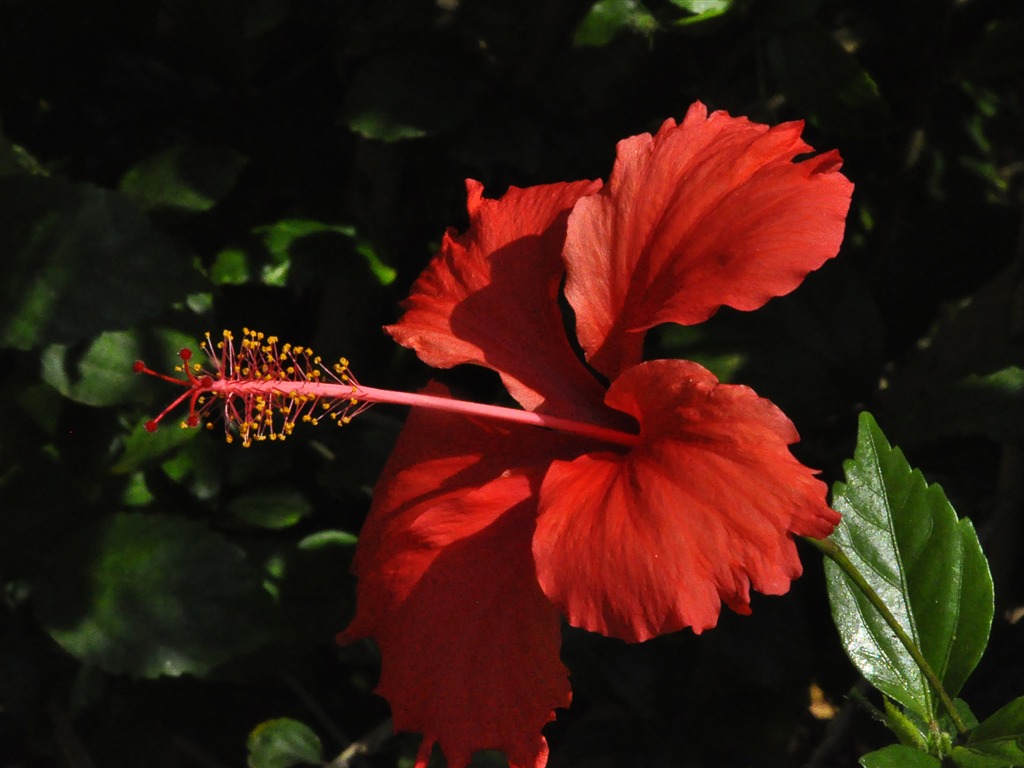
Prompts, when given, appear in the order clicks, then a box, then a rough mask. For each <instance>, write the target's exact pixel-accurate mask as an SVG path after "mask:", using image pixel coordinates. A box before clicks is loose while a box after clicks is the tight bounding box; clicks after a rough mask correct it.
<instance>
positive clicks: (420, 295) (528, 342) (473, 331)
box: [386, 181, 603, 418]
mask: <svg viewBox="0 0 1024 768" xmlns="http://www.w3.org/2000/svg"><path fill="white" fill-rule="evenodd" d="M599 188H600V182H591V181H578V182H574V183H562V184H547V185H542V186H536V187H528V188H526V189H519V188H517V187H511V188H510V189H509V190H508V191H507V192H506V193H505V194H504V195H502V196H501V197H500V198H498V199H497V200H491V199H488V198H485V197H484V196H483V186H482V185H481V184H480V183H479V182H476V181H467V182H466V189H467V193H468V209H469V220H470V224H469V229H468V230H467V231H466V232H465V233H464V234H461V235H458V234H455V233H454V232H453V231H449V232H447V233H446V234H445V236H444V240H443V242H442V244H441V250H440V252H439V253H438V254H437V256H435V257H434V259H433V261H431V263H430V264H429V266H428V267H427V268H426V269H425V270H424V271H423V274H421V275H420V277H419V278H418V279H417V280H416V282H415V283H414V284H413V287H412V290H411V292H410V294H409V298H408V299H406V301H405V303H404V307H405V310H406V311H405V314H404V315H403V316H402V319H401V320H400V321H399V322H398V323H396V324H395V325H391V326H388V327H387V329H386V330H387V331H388V333H390V334H391V335H392V336H393V337H394V338H395V340H396V341H397V342H398V343H399V344H402V345H404V346H406V347H411V348H412V349H414V350H416V353H417V354H418V355H419V356H420V359H422V360H423V361H424V362H425V363H427V364H428V365H432V366H434V367H436V368H451V367H452V366H454V365H458V364H460V363H476V364H478V365H484V366H487V367H488V368H492V369H494V370H495V371H497V372H498V373H499V374H501V377H502V380H503V381H504V383H505V386H506V387H507V388H508V391H509V392H510V393H511V395H512V396H513V397H514V398H515V399H516V400H517V401H519V403H520V405H522V406H523V407H524V408H526V409H527V410H541V411H548V412H557V413H558V414H559V415H561V416H565V417H567V418H584V417H588V416H590V417H593V415H594V413H599V412H600V410H601V409H600V404H601V399H602V397H603V388H602V387H601V386H600V385H599V383H598V382H597V380H596V379H595V378H594V377H593V376H592V375H591V374H590V373H589V372H588V371H587V370H586V368H585V367H584V366H582V365H581V364H580V362H579V360H578V359H577V357H576V355H575V353H574V352H573V350H572V347H571V346H570V344H569V340H568V338H567V337H566V333H565V330H564V324H563V320H562V314H561V311H560V309H559V306H558V290H559V286H560V283H561V280H562V277H563V276H564V274H565V265H564V263H563V262H562V258H561V252H562V243H563V242H564V240H565V222H566V218H567V216H568V214H569V210H570V209H571V208H572V206H573V204H574V203H575V202H576V201H577V200H578V199H579V198H580V197H581V196H582V195H587V194H591V193H593V192H594V191H596V190H597V189H599Z"/></svg>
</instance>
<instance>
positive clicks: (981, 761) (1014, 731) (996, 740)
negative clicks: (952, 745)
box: [953, 696, 1024, 768]
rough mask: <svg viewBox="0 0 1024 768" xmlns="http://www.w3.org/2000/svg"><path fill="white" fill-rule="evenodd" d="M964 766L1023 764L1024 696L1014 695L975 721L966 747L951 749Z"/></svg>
mask: <svg viewBox="0 0 1024 768" xmlns="http://www.w3.org/2000/svg"><path fill="white" fill-rule="evenodd" d="M953 759H954V761H955V762H956V763H957V765H962V766H963V767H964V768H1002V766H1007V768H1010V766H1022V765H1024V696H1021V697H1020V698H1017V699H1014V700H1013V701H1011V702H1010V703H1009V704H1007V705H1006V706H1004V707H1002V708H1001V709H999V710H998V711H996V712H995V714H993V715H991V716H990V717H989V718H987V719H986V720H985V721H984V722H982V723H981V724H980V725H978V727H977V728H975V729H974V730H973V731H972V732H971V735H970V737H969V738H968V740H967V745H966V747H959V748H957V749H954V750H953Z"/></svg>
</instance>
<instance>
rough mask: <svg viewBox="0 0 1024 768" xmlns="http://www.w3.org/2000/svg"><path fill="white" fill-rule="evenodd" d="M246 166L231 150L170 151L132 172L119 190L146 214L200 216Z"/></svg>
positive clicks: (189, 148)
mask: <svg viewBox="0 0 1024 768" xmlns="http://www.w3.org/2000/svg"><path fill="white" fill-rule="evenodd" d="M247 163H248V159H247V158H246V157H245V156H244V155H242V154H240V153H238V152H235V151H234V150H230V149H216V148H213V147H201V146H190V145H189V146H178V147H170V148H168V149H165V150H163V151H162V152H159V153H157V154H155V155H152V156H151V157H147V158H146V159H145V160H143V161H142V162H140V163H138V164H137V165H135V166H134V167H133V168H131V169H130V170H129V171H128V172H127V173H126V174H125V175H124V177H123V178H122V179H121V184H120V187H119V188H120V190H121V191H122V192H124V193H125V194H126V195H127V196H128V197H130V198H131V199H132V200H134V201H135V203H136V204H138V205H139V207H141V208H144V209H147V210H149V209H153V208H176V209H179V210H182V211H190V212H192V213H201V212H203V211H208V210H210V209H211V208H213V206H214V205H216V204H217V202H218V201H219V200H220V199H221V198H222V197H224V195H225V194H227V192H228V191H229V190H230V189H231V187H233V186H234V184H235V182H236V181H237V180H238V174H239V173H241V172H242V169H243V168H244V167H245V166H246V164H247Z"/></svg>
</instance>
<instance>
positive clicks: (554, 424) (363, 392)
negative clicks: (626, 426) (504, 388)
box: [209, 381, 638, 446]
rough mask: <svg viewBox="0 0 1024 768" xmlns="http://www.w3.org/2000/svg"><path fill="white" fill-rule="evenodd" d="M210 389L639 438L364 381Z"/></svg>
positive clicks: (226, 384)
mask: <svg viewBox="0 0 1024 768" xmlns="http://www.w3.org/2000/svg"><path fill="white" fill-rule="evenodd" d="M209 391H210V392H213V393H215V394H218V395H222V396H224V397H230V396H242V397H245V396H257V395H262V396H264V397H268V398H269V397H272V396H275V395H277V396H280V395H286V396H288V397H292V396H293V395H294V396H297V397H299V398H301V397H306V396H312V397H314V398H317V399H319V400H336V401H344V400H352V399H355V400H358V401H359V402H360V403H366V404H368V405H369V404H375V403H390V404H392V405H407V406H411V407H413V408H430V409H433V410H438V411H447V412H449V413H461V414H463V415H466V416H480V417H483V418H488V419H496V420H498V421H507V422H512V423H514V424H527V425H530V426H534V427H546V428H547V429H554V430H558V431H559V432H569V433H571V434H576V435H580V436H582V437H590V438H594V439H596V440H602V441H604V442H608V443H615V444H617V445H625V446H633V445H636V443H637V441H638V436H637V435H634V434H630V433H629V432H621V431H619V430H617V429H611V428H610V427H602V426H600V425H598V424H589V423H587V422H583V421H575V420H573V419H566V418H562V417H560V416H551V415H548V414H545V413H535V412H533V411H523V410H519V409H518V408H506V407H505V406H500V405H485V404H483V403H474V402H472V401H469V400H456V399H455V398H451V397H441V396H438V395H423V394H416V393H412V392H398V391H395V390H389V389H376V388H374V387H364V386H363V385H362V384H332V383H330V382H319V381H318V382H308V381H302V382H295V383H294V385H293V386H290V387H288V388H287V389H282V387H281V384H280V382H275V381H214V382H213V383H212V385H211V386H210V388H209Z"/></svg>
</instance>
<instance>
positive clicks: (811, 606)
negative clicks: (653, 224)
mask: <svg viewBox="0 0 1024 768" xmlns="http://www.w3.org/2000/svg"><path fill="white" fill-rule="evenodd" d="M696 99H700V100H702V101H704V102H705V103H707V104H708V105H709V106H710V107H712V108H720V109H727V110H728V111H730V112H731V113H733V114H738V115H747V116H749V117H751V118H752V119H755V120H759V121H763V122H772V123H775V122H779V121H782V120H790V119H806V120H807V121H808V124H807V128H806V138H807V139H808V141H809V142H810V143H811V144H812V145H813V146H815V147H816V148H819V149H829V148H832V147H838V148H839V149H840V150H841V152H842V154H843V157H844V158H845V160H846V171H847V173H848V175H849V176H850V178H851V179H853V180H854V182H855V183H856V185H857V188H856V192H855V195H854V203H853V209H852V211H851V217H850V222H849V227H848V234H847V238H846V243H845V246H844V249H843V253H842V254H841V255H840V257H839V258H838V259H837V260H835V261H834V262H833V263H830V264H829V265H827V266H826V267H825V268H824V269H822V270H821V272H820V273H818V274H816V275H813V276H812V277H811V278H810V279H808V280H807V282H806V283H805V285H803V286H802V287H801V288H800V290H798V291H796V292H795V293H794V294H793V295H791V296H788V297H785V298H783V299H778V300H776V301H773V302H772V303H771V304H769V306H768V307H766V308H765V309H764V310H763V311H761V312H759V313H757V315H756V316H750V315H744V314H742V313H738V312H731V311H722V312H721V313H719V315H718V316H716V318H714V319H713V320H712V321H711V322H710V323H708V324H706V325H704V326H701V327H700V328H699V329H686V330H679V329H668V328H666V329H663V332H661V333H658V334H655V335H654V337H652V339H651V344H652V346H653V347H654V349H653V350H652V351H654V352H656V353H657V354H660V355H678V356H683V357H687V358H690V359H695V360H699V361H702V362H704V363H705V364H708V365H709V366H711V367H713V368H714V369H715V370H716V371H717V372H719V374H720V375H722V376H723V378H727V379H729V380H733V381H740V382H743V383H746V384H750V385H751V386H753V387H755V389H757V391H758V392H759V393H760V394H762V395H764V396H766V397H770V398H771V399H773V400H774V401H775V402H777V403H778V404H779V405H780V406H781V407H782V408H783V409H784V410H786V412H787V413H789V414H790V415H791V417H792V418H793V419H794V421H795V422H796V424H797V426H798V427H799V429H800V431H801V434H802V435H803V442H802V443H801V444H800V445H799V446H798V447H797V450H798V451H799V453H800V456H801V458H802V459H804V460H805V461H806V462H807V463H809V464H810V465H812V466H818V467H821V468H822V469H823V473H824V477H825V478H826V479H827V480H834V479H837V478H839V477H841V461H842V459H843V458H845V457H847V456H849V455H851V453H852V448H853V442H854V436H855V434H856V428H857V420H856V414H857V413H858V411H860V410H861V409H864V408H869V409H870V410H871V411H872V412H873V413H874V414H875V415H876V416H877V418H878V420H879V423H880V424H881V425H882V426H883V427H884V429H885V430H886V433H887V434H888V435H889V436H890V437H891V438H892V439H893V440H894V441H896V442H898V443H899V444H900V445H901V446H902V447H903V448H904V449H908V450H909V449H913V450H914V455H915V464H917V465H919V466H921V467H922V469H923V470H924V471H925V473H926V474H927V475H928V476H929V478H930V479H931V478H934V479H936V480H941V482H942V483H943V486H944V488H945V489H946V492H947V493H948V494H949V496H950V498H951V500H953V502H954V504H955V506H956V508H957V510H958V512H959V513H960V514H961V515H964V516H969V517H971V518H972V519H973V520H974V521H975V523H976V524H977V525H978V527H979V531H980V534H981V537H982V541H983V543H986V551H988V553H989V555H990V557H991V561H992V571H993V577H994V579H995V585H996V586H995V588H996V600H997V605H998V606H1000V607H1001V608H1012V607H1013V606H1015V605H1020V604H1021V602H1022V599H1024V572H1022V570H1021V565H1020V564H1019V563H1021V562H1024V561H1022V559H1021V558H1020V557H1019V556H1016V555H1017V554H1018V553H1019V551H1020V546H1021V544H1022V526H1021V525H1020V512H1021V510H1020V498H1021V496H1022V495H1024V491H1022V489H1021V483H1022V480H1021V476H1024V465H1022V462H1024V459H1022V458H1021V451H1020V443H1021V440H1022V438H1024V407H1022V403H1024V376H1022V374H1021V371H1022V370H1024V349H1022V343H1024V287H1022V283H1024V254H1022V246H1021V242H1020V235H1019V232H1020V228H1021V218H1022V208H1024V11H1022V6H1021V5H1020V3H1018V2H1013V1H1012V0H1005V1H1003V0H896V1H895V2H888V1H885V2H883V1H882V0H868V1H867V2H860V1H855V0H730V1H727V2H720V1H716V2H683V1H682V0H647V1H646V2H643V3H641V2H634V1H633V0H599V1H598V2H593V0H556V1H555V2H530V1H529V0H513V1H512V2H497V3H496V2H484V0H436V2H409V1H408V0H372V1H371V0H256V1H252V0H247V1H246V2H243V1H242V0H223V2H219V3H208V2H199V1H198V0H161V1H160V2H147V1H146V0H142V1H141V2H133V3H130V2H124V1H123V0H93V2H89V3H80V2H73V1H72V0H2V2H0V254H2V255H0V260H2V261H0V263H2V265H3V271H2V279H0V396H2V397H3V402H4V404H5V407H4V411H3V417H2V418H0V585H2V587H3V593H2V594H3V600H2V602H0V766H3V767H4V768H13V767H17V768H27V767H28V766H31V767H32V768H35V767H36V766H76V767H82V766H103V767H104V768H107V767H110V768H119V767H120V766H125V767H126V768H127V767H129V766H131V767H135V766H139V765H146V766H148V767H149V768H161V766H228V765H231V766H235V765H242V764H245V762H246V760H249V761H250V764H252V765H288V764H298V763H301V762H302V761H310V760H316V759H319V758H320V755H321V754H322V755H323V756H324V759H326V760H331V759H333V757H334V756H336V755H339V754H341V753H342V751H343V750H345V749H346V748H347V747H349V746H350V743H351V742H352V740H354V739H359V738H361V737H363V736H364V735H365V734H374V733H379V731H380V726H381V724H382V723H384V722H385V721H386V718H387V716H388V713H387V707H386V705H385V704H384V703H383V702H382V701H381V700H380V699H377V698H376V697H374V696H373V695H372V688H373V685H374V682H375V677H376V674H377V667H376V657H375V651H374V649H373V647H372V646H371V645H370V644H359V645H355V646H350V647H337V646H336V645H335V643H334V635H335V633H336V632H338V631H339V630H340V629H342V628H343V627H344V625H345V623H346V622H347V620H348V617H349V616H350V615H351V611H352V600H353V582H352V579H351V577H350V576H349V575H348V564H349V561H350V558H351V555H352V551H353V546H354V542H355V536H356V535H357V534H358V531H359V527H360V525H361V522H362V520H363V518H364V516H365V514H366V510H367V508H368V504H369V498H370V493H371V489H372V487H373V484H374V481H375V479H376V476H377V474H378V472H379V470H380V468H381V467H382V465H383V462H384V460H385V459H386V457H387V454H388V451H389V448H390V446H391V445H392V443H393V441H394V438H395V436H396V434H397V431H398V429H399V427H400V424H401V419H402V414H401V413H400V412H397V411H391V410H387V409H384V408H380V409H375V410H373V411H371V412H369V413H367V414H365V415H363V416H361V417H360V418H359V419H357V420H356V421H355V422H354V423H353V424H352V425H351V426H350V427H347V428H346V429H344V430H336V429H335V430H325V429H324V428H320V429H319V430H317V431H312V430H310V431H306V432H302V433H297V434H296V436H295V437H293V438H292V439H291V440H289V441H288V442H287V443H285V444H283V445H279V444H274V445H267V444H262V445H257V446H254V447H253V448H251V449H249V450H243V449H241V448H239V447H235V446H230V447H229V446H226V445H224V444H223V441H222V440H221V439H220V438H219V436H218V435H217V434H213V435H211V434H208V433H205V432H204V433H197V432H195V431H184V430H179V429H177V428H176V427H175V425H174V424H173V420H172V423H171V424H169V425H167V426H166V427H164V428H163V429H161V430H160V431H159V432H157V433H156V434H153V435H149V434H148V433H145V432H144V430H143V429H142V424H143V422H144V421H145V420H146V419H147V418H149V417H152V416H153V415H155V414H156V413H158V412H159V411H160V409H161V408H162V407H163V404H164V403H166V402H169V401H170V399H171V398H172V397H173V396H174V395H176V394H177V393H176V392H168V389H170V387H169V386H164V385H162V384H160V383H158V382H156V381H139V380H137V379H136V378H135V377H134V376H133V375H132V374H131V373H130V364H131V361H132V360H134V359H135V358H136V357H141V358H143V359H145V360H146V361H147V362H148V363H149V364H150V366H151V367H154V368H159V369H165V370H170V369H171V368H172V367H173V365H174V364H175V363H176V362H177V359H176V357H175V353H176V351H177V350H178V349H179V348H180V347H181V346H182V345H183V344H184V343H193V344H194V342H195V340H196V339H198V338H200V337H201V336H202V333H203V332H204V331H206V330H210V331H212V332H214V333H215V334H216V333H218V332H219V330H220V329H221V328H229V329H234V330H236V331H237V330H239V329H240V328H241V327H242V326H249V327H254V328H258V329H261V330H264V331H267V332H269V333H274V334H277V335H278V336H280V337H281V338H282V339H284V340H290V341H293V342H295V343H302V344H311V345H313V346H314V347H315V348H316V349H317V350H318V351H319V352H321V353H322V354H324V355H325V356H340V355H345V356H346V357H348V358H349V359H351V360H352V361H353V366H354V368H355V371H356V373H357V375H358V376H359V378H360V380H362V381H364V382H366V383H367V384H370V385H376V386H394V387H401V388H406V389H409V388H414V387H418V386H420V385H421V384H422V383H423V382H424V381H425V380H426V378H427V377H428V376H429V375H430V372H428V371H427V370H426V369H425V367H424V366H422V365H420V364H418V363H417V362H416V360H415V359H414V358H413V357H412V356H411V355H410V354H408V353H406V352H404V351H401V350H399V349H398V348H396V346H395V345H394V344H393V343H391V342H390V341H389V340H388V339H387V337H385V336H384V334H382V333H381V331H380V327H381V325H383V324H384V323H387V322H390V321H393V320H394V319H395V318H396V317H397V315H398V312H399V309H398V302H399V301H400V300H401V298H402V297H403V296H404V294H405V292H406V291H407V289H408V287H409V285H410V284H411V282H412V281H413V280H414V279H415V277H416V276H417V274H418V273H419V271H420V270H421V269H422V267H423V266H424V265H425V263H426V261H427V259H428V258H429V257H430V255H431V253H432V250H433V248H434V247H436V244H437V243H438V241H439V239H440V236H441V234H442V233H443V232H444V229H445V227H447V226H457V227H462V226H464V224H465V212H464V189H463V179H464V178H466V177H473V178H477V179H480V180H482V181H483V182H484V183H485V184H486V187H487V190H488V193H489V194H490V195H492V196H497V195H499V194H500V193H501V192H502V191H503V190H504V189H505V188H506V187H507V186H508V185H510V184H515V185H518V186H526V185H529V184H534V183H542V182H550V181H559V180H571V179H578V178H596V177H604V176H607V173H608V171H609V169H610V167H611V161H612V158H613V156H614V155H613V152H614V145H615V142H616V141H617V140H618V139H621V138H623V137H626V136H629V135H633V134H636V133H639V132H642V131H649V130H653V129H656V128H657V126H658V125H659V124H660V123H661V122H662V121H663V120H664V119H665V118H666V117H670V116H672V117H676V118H679V117H681V116H682V114H683V113H684V111H685V109H686V107H687V106H688V105H689V104H690V103H691V102H692V101H694V100H696ZM446 380H447V382H448V383H449V384H450V385H451V386H453V387H454V388H456V389H458V390H461V391H464V392H467V393H469V394H471V395H473V396H474V397H477V398H481V399H485V400H486V399H490V398H492V397H495V396H496V395H497V393H498V392H500V388H499V387H498V386H497V384H496V380H495V378H494V377H492V376H490V375H489V374H484V373H480V372H477V371H459V370H457V371H452V372H450V373H449V374H446ZM1015 494H1016V495H1015ZM1007 510H1009V511H1007ZM989 541H991V542H994V543H995V544H996V546H995V547H994V548H993V549H991V550H990V549H989V548H988V547H987V542H989ZM805 560H806V561H807V570H808V575H807V577H805V578H804V579H803V580H801V581H800V582H798V583H797V584H796V585H795V588H794V591H793V593H792V594H791V595H790V596H787V597H786V598H784V599H764V598H762V599H758V600H757V601H756V605H755V611H754V614H753V616H751V617H749V618H740V617H736V616H726V617H723V620H722V622H721V626H720V627H719V628H717V629H716V630H714V631H712V632H709V633H706V634H705V635H703V636H701V637H700V638H694V637H693V636H691V635H689V634H680V635H676V636H671V637H665V638H660V639H658V640H655V641H652V642H650V643H646V644H644V645H642V646H625V645H623V644H621V643H618V642H615V641H610V640H606V639H602V638H597V637H593V636H589V635H586V634H585V633H581V632H576V631H567V634H566V645H565V652H564V655H565V659H566V662H567V663H568V664H569V666H570V667H571V669H572V673H573V686H574V690H575V700H574V703H573V707H572V709H571V710H569V711H568V712H564V713H561V715H560V717H559V720H558V721H557V722H556V723H554V724H552V725H551V726H550V727H549V729H548V731H547V733H548V735H549V736H550V739H551V742H552V746H553V754H552V765H553V766H566V767H569V766H598V765H601V766H605V765H607V766H623V765H624V766H632V765H647V766H675V767H678V766H716V767H717V766H723V765H738V764H754V765H780V766H799V765H804V764H810V765H830V766H852V765H855V764H856V758H857V756H858V755H859V754H861V753H863V752H865V751H867V750H868V749H870V748H872V747H874V746H878V745H881V744H884V743H887V741H886V736H885V734H884V732H883V730H882V729H881V728H880V727H879V726H877V725H876V724H874V723H872V722H870V721H869V720H868V719H867V718H864V717H861V716H859V715H858V716H854V717H853V718H845V719H843V720H842V721H841V724H840V725H837V724H836V723H840V721H832V722H831V723H829V722H824V721H820V720H817V719H815V718H814V717H813V716H812V715H811V714H810V712H809V709H808V704H809V698H808V697H809V690H810V686H811V683H812V682H814V683H816V684H817V685H819V686H821V688H823V689H824V691H825V693H826V695H827V696H828V697H829V698H830V699H831V701H833V702H834V703H836V704H839V705H841V704H842V698H843V694H844V692H845V691H846V689H847V688H848V687H849V686H850V685H851V684H852V683H853V682H854V678H853V671H852V670H851V669H850V667H849V665H848V664H847V662H846V660H845V658H844V657H843V653H842V648H841V646H840V644H839V643H838V642H837V637H836V635H835V630H834V628H833V627H832V626H831V624H830V620H829V616H828V608H827V604H826V600H825V596H824V586H823V579H822V575H821V572H820V569H819V568H818V567H817V566H816V563H815V558H814V557H807V558H805ZM1022 627H1024V623H1021V622H1019V621H1018V623H1016V624H1011V623H1009V621H1008V620H1006V619H1005V618H1003V616H1002V613H998V614H997V617H996V621H995V625H994V627H993V637H992V644H991V646H990V650H989V651H988V653H987V655H986V657H985V659H984V661H983V662H982V665H981V667H980V668H979V670H978V672H977V673H976V675H975V677H974V678H973V679H972V681H971V683H970V684H969V687H971V686H973V689H972V690H971V691H970V694H971V695H970V699H971V702H972V706H973V707H974V708H975V711H977V712H978V715H979V717H984V716H987V715H989V714H991V712H993V711H994V710H995V709H996V708H997V707H998V706H1000V705H1002V704H1004V703H1005V702H1006V701H1008V700H1009V699H1011V698H1012V697H1013V696H1015V695H1019V693H1020V692H1021V691H1022V690H1024V662H1022V660H1021V657H1020V654H1019V648H1020V643H1021V640H1022ZM438 663H443V659H439V660H438ZM261 723H262V724H263V725H261ZM250 734H251V735H250ZM738 734H742V737H738ZM368 743H371V742H368ZM415 743H416V742H415V738H413V737H405V736H400V737H397V738H394V739H390V740H387V741H382V740H379V739H375V740H372V743H371V746H372V749H371V750H370V753H369V754H368V755H365V756H363V757H359V758H357V760H362V761H363V762H362V763H353V765H355V764H362V765H374V766H389V767H391V766H399V765H408V760H409V756H410V755H411V754H413V752H414V747H415ZM321 748H322V752H321V751H320V750H321ZM495 759H496V758H495V756H494V755H490V754H488V755H481V756H480V758H479V760H478V762H479V764H480V765H491V764H495V762H494V761H495ZM816 761H817V762H816ZM497 764H500V762H499V763H497Z"/></svg>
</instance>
